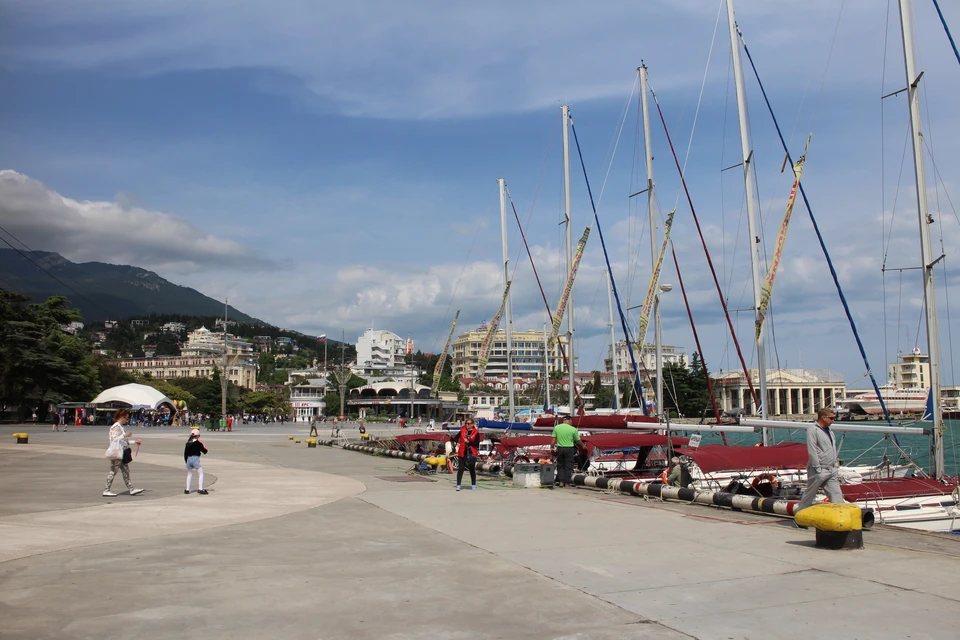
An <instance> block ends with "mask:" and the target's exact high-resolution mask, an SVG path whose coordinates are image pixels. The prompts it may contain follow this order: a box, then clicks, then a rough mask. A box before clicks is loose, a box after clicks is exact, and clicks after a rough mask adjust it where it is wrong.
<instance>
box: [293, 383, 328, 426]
mask: <svg viewBox="0 0 960 640" xmlns="http://www.w3.org/2000/svg"><path fill="white" fill-rule="evenodd" d="M326 390H327V385H326V380H325V379H324V378H307V379H305V380H304V381H303V382H302V383H301V384H297V385H292V386H290V406H291V407H293V414H294V418H295V419H296V420H301V421H304V422H306V421H309V420H311V419H312V418H315V417H317V416H322V415H323V410H324V409H325V408H326V406H327V403H326V402H324V401H323V397H324V395H326Z"/></svg>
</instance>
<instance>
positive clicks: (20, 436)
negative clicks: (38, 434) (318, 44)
mask: <svg viewBox="0 0 960 640" xmlns="http://www.w3.org/2000/svg"><path fill="white" fill-rule="evenodd" d="M13 437H14V438H16V439H17V444H27V438H29V437H30V434H29V433H14V434H13Z"/></svg>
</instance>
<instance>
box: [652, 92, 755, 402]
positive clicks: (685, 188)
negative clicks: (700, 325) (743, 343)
mask: <svg viewBox="0 0 960 640" xmlns="http://www.w3.org/2000/svg"><path fill="white" fill-rule="evenodd" d="M651 93H652V94H653V103H654V104H655V105H657V113H658V114H659V115H660V122H661V123H662V124H663V131H664V133H665V134H666V136H667V142H668V143H669V144H670V151H671V152H672V153H673V161H674V163H675V164H676V166H677V171H679V172H680V183H681V185H683V191H684V193H685V194H686V196H687V204H689V205H690V213H691V214H692V215H693V222H694V224H695V225H696V227H697V234H698V235H699V236H700V243H701V244H702V245H703V251H704V254H705V255H706V258H707V266H709V267H710V275H711V276H712V277H713V284H714V286H716V288H717V296H718V297H719V298H720V306H721V307H723V315H724V317H725V318H726V320H727V326H728V327H729V328H730V337H731V338H732V339H733V344H734V346H736V349H737V356H738V357H739V358H740V365H741V366H742V367H743V375H744V376H745V377H746V379H747V385H748V386H749V387H750V395H751V396H752V397H753V406H754V407H757V406H759V405H760V403H759V402H758V399H757V390H756V389H755V388H754V386H753V378H752V377H751V376H750V371H749V369H748V368H747V363H746V362H745V361H744V359H743V352H742V351H741V349H740V341H739V340H737V334H736V332H735V331H734V329H733V322H732V321H731V320H730V312H729V311H728V309H727V302H726V300H725V299H724V297H723V290H722V289H721V288H720V280H719V279H718V278H717V270H716V269H714V267H713V258H711V257H710V250H709V249H708V248H707V239H706V238H705V237H704V235H703V229H702V228H701V227H700V218H699V217H698V216H697V211H696V209H695V208H694V206H693V197H692V196H691V195H690V189H689V187H688V186H687V178H686V176H685V175H684V173H683V169H681V168H680V159H679V158H678V157H677V150H676V149H675V148H674V146H673V141H672V140H671V139H670V131H669V130H668V129H667V121H666V118H664V116H663V109H661V108H660V101H659V100H657V94H656V93H654V92H653V91H651Z"/></svg>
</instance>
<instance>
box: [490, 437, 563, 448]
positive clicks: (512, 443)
mask: <svg viewBox="0 0 960 640" xmlns="http://www.w3.org/2000/svg"><path fill="white" fill-rule="evenodd" d="M551 442H553V438H551V437H550V436H514V437H512V438H500V443H499V444H500V445H502V446H503V447H504V448H505V449H517V448H519V447H542V446H543V445H547V446H549V445H550V443H551Z"/></svg>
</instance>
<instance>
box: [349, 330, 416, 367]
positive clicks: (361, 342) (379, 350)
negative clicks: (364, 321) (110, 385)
mask: <svg viewBox="0 0 960 640" xmlns="http://www.w3.org/2000/svg"><path fill="white" fill-rule="evenodd" d="M408 350H409V351H410V352H411V353H412V351H413V342H410V341H408V340H405V339H403V338H401V337H400V336H398V335H397V334H395V333H392V332H390V331H385V330H383V329H367V330H366V331H364V332H363V335H362V336H360V337H359V338H357V362H356V364H355V365H354V367H353V371H354V373H356V374H357V375H358V376H360V377H363V378H369V377H378V378H389V377H397V378H402V377H403V376H404V375H405V374H406V375H409V373H407V372H406V371H405V369H404V361H405V359H406V356H407V351H408Z"/></svg>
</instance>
